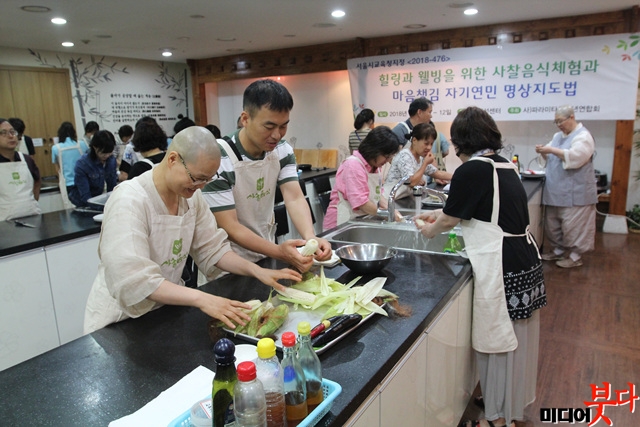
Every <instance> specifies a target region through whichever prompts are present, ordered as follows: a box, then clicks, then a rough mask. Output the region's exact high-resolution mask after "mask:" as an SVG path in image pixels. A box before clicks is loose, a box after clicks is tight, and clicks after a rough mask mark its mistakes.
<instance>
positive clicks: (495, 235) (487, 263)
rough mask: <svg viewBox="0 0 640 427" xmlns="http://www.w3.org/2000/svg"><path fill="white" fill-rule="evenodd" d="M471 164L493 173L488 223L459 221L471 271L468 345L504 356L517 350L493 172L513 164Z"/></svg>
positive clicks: (496, 174) (480, 159) (487, 159)
mask: <svg viewBox="0 0 640 427" xmlns="http://www.w3.org/2000/svg"><path fill="white" fill-rule="evenodd" d="M472 160H478V161H484V162H487V163H491V164H492V165H493V166H494V169H493V210H492V213H491V222H484V221H478V220H477V219H475V218H472V219H470V220H463V221H461V223H460V224H461V227H462V234H463V235H464V242H465V250H466V252H467V255H468V256H469V261H471V267H472V268H473V279H474V288H473V290H474V292H473V320H472V327H471V343H472V346H473V348H474V349H475V350H476V351H479V352H482V353H504V352H508V351H513V350H515V349H516V347H518V340H517V338H516V335H515V332H514V330H513V325H512V323H511V319H510V317H509V312H508V310H507V303H506V297H505V292H504V277H503V271H502V239H503V238H504V235H505V234H504V233H503V231H502V228H500V226H498V215H499V212H500V192H499V185H498V173H497V171H496V168H501V169H513V170H514V171H515V172H517V170H516V168H515V166H514V165H513V164H512V163H494V162H493V161H492V160H491V159H489V158H486V157H474V158H472V159H471V160H470V161H472Z"/></svg>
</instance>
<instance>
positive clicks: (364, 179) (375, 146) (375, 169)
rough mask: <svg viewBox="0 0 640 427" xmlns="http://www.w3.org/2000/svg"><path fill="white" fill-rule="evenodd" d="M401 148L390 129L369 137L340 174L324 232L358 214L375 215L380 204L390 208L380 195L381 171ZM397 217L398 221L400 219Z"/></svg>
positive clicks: (348, 159)
mask: <svg viewBox="0 0 640 427" xmlns="http://www.w3.org/2000/svg"><path fill="white" fill-rule="evenodd" d="M399 147H400V144H399V143H398V139H397V138H396V136H395V135H394V133H393V132H392V131H391V129H389V128H388V127H387V126H378V127H376V128H374V129H373V130H371V131H370V132H369V133H368V134H367V136H366V137H365V138H364V139H363V140H362V142H361V143H360V145H359V146H358V149H357V150H355V151H354V152H353V154H352V155H351V156H349V157H347V158H346V159H345V161H344V162H342V164H341V165H340V167H339V168H338V172H336V183H335V186H334V187H333V190H331V198H330V201H329V207H328V208H327V213H326V214H325V216H324V223H323V224H322V226H323V229H324V230H328V229H330V228H334V227H336V226H338V225H340V224H342V223H344V222H347V221H348V220H350V219H351V218H355V217H356V216H358V215H364V214H369V215H375V214H376V212H377V210H378V204H379V205H380V207H381V208H382V209H386V208H387V200H386V199H385V198H384V197H381V194H380V193H381V192H382V191H381V190H382V189H381V187H382V185H381V181H382V177H381V168H382V166H384V164H385V163H387V162H389V161H391V159H392V158H393V156H394V155H395V154H396V153H397V152H398V148H399ZM396 214H397V215H396V219H400V215H399V214H398V213H397V212H396Z"/></svg>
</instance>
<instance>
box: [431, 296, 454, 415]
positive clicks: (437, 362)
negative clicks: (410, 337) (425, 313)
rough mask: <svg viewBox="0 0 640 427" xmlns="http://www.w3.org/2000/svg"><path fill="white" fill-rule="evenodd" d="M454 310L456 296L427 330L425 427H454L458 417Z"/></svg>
mask: <svg viewBox="0 0 640 427" xmlns="http://www.w3.org/2000/svg"><path fill="white" fill-rule="evenodd" d="M458 307H459V295H458V296H456V297H454V299H453V300H452V301H451V303H450V304H449V306H448V307H446V308H445V310H444V312H443V313H441V314H440V315H439V316H438V318H437V319H436V321H435V322H434V323H433V325H432V327H431V328H429V329H428V330H427V368H426V370H427V372H426V377H427V384H426V410H427V417H426V418H427V423H426V425H427V427H444V426H455V425H456V424H457V423H458V421H459V420H460V417H461V416H462V413H459V414H458V413H456V412H457V411H456V405H455V395H456V389H457V388H458V383H457V382H458V376H457V372H456V368H457V365H456V363H457V362H456V350H457V349H456V346H457V339H458Z"/></svg>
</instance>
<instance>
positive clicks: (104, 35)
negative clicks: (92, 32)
mask: <svg viewBox="0 0 640 427" xmlns="http://www.w3.org/2000/svg"><path fill="white" fill-rule="evenodd" d="M111 37H112V36H110V35H109V34H98V35H96V38H97V39H110V38H111Z"/></svg>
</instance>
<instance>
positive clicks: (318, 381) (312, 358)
mask: <svg viewBox="0 0 640 427" xmlns="http://www.w3.org/2000/svg"><path fill="white" fill-rule="evenodd" d="M310 333H311V324H309V322H300V323H298V362H300V366H301V367H302V371H303V372H304V378H305V380H306V382H307V408H308V410H309V413H311V412H312V411H313V410H314V409H316V407H317V406H318V405H319V404H320V403H322V401H323V400H324V395H323V394H322V366H321V365H320V359H319V358H318V355H317V354H316V352H315V351H314V350H313V347H312V346H311V336H310V335H309V334H310Z"/></svg>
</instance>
